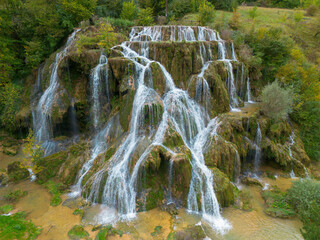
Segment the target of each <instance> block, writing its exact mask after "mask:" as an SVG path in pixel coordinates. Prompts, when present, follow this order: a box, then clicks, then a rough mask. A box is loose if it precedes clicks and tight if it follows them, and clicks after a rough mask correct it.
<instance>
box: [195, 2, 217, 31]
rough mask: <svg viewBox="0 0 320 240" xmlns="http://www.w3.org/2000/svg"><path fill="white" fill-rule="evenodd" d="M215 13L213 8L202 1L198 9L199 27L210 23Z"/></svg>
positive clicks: (208, 3)
mask: <svg viewBox="0 0 320 240" xmlns="http://www.w3.org/2000/svg"><path fill="white" fill-rule="evenodd" d="M215 15H216V12H215V10H214V6H213V5H212V4H211V3H210V2H208V1H207V0H204V1H203V3H202V4H201V5H200V7H199V15H198V16H199V22H200V24H201V25H207V24H208V23H209V22H212V21H213V19H214V18H215Z"/></svg>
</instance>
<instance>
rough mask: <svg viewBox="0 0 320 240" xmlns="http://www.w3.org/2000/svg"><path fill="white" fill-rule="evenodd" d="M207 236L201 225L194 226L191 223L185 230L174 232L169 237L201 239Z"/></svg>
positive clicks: (175, 238)
mask: <svg viewBox="0 0 320 240" xmlns="http://www.w3.org/2000/svg"><path fill="white" fill-rule="evenodd" d="M205 237H206V234H205V232H204V230H203V228H202V226H200V225H196V226H192V225H189V226H188V227H186V228H185V229H184V230H181V231H178V232H173V233H172V234H170V235H169V236H168V239H174V240H185V239H194V240H201V239H204V238H205Z"/></svg>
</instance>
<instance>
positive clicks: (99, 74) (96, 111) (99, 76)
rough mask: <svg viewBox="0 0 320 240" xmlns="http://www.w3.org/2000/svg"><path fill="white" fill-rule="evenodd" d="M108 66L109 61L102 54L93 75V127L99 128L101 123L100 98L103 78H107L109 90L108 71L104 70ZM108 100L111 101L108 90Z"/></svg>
mask: <svg viewBox="0 0 320 240" xmlns="http://www.w3.org/2000/svg"><path fill="white" fill-rule="evenodd" d="M107 65H108V59H107V57H106V56H105V55H104V54H101V56H100V59H99V64H98V65H97V66H96V67H95V68H94V69H93V70H92V74H91V92H92V100H93V101H92V102H93V104H92V111H91V112H92V115H93V117H92V118H93V127H94V128H95V129H97V128H98V125H99V121H100V111H101V102H100V97H101V95H102V92H101V89H102V87H101V85H102V80H103V77H104V76H106V78H105V79H106V89H108V69H107V68H106V70H105V69H104V68H105V67H106V66H107ZM107 98H108V100H109V94H108V90H107Z"/></svg>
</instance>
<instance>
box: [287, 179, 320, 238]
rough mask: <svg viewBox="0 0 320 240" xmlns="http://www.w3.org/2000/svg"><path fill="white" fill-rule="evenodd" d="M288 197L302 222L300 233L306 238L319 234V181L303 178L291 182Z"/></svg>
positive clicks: (317, 236) (315, 236)
mask: <svg viewBox="0 0 320 240" xmlns="http://www.w3.org/2000/svg"><path fill="white" fill-rule="evenodd" d="M288 198H289V201H290V202H291V204H292V205H293V206H294V207H295V208H296V210H297V212H298V214H299V216H300V218H301V220H302V222H303V227H302V235H303V237H304V239H306V240H316V239H319V236H320V218H319V216H320V182H319V181H317V180H311V179H303V180H300V181H296V182H294V183H293V185H292V187H291V188H290V189H289V190H288Z"/></svg>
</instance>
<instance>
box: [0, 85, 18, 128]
mask: <svg viewBox="0 0 320 240" xmlns="http://www.w3.org/2000/svg"><path fill="white" fill-rule="evenodd" d="M20 97H21V96H20V89H19V88H18V87H17V86H16V85H15V84H13V83H7V84H4V86H3V87H0V124H1V125H2V126H3V127H4V128H5V129H7V130H8V131H10V132H13V131H14V130H16V129H17V126H16V120H15V118H16V113H17V112H18V110H19V108H20V103H21V98H20Z"/></svg>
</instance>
